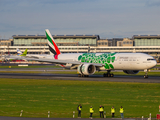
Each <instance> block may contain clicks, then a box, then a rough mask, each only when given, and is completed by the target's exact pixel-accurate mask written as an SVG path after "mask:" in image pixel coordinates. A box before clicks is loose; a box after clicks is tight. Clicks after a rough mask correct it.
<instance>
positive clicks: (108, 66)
mask: <svg viewBox="0 0 160 120" xmlns="http://www.w3.org/2000/svg"><path fill="white" fill-rule="evenodd" d="M58 60H66V61H80V62H82V63H83V62H85V63H91V64H92V63H101V64H104V67H100V70H113V69H114V70H144V69H150V68H152V67H154V66H155V65H156V64H157V62H156V60H155V59H154V58H153V57H152V56H150V55H148V54H144V53H67V54H60V55H58Z"/></svg>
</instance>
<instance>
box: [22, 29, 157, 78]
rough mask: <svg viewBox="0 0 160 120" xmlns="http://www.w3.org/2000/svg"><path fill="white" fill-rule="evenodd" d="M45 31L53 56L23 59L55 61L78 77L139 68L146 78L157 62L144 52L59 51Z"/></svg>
mask: <svg viewBox="0 0 160 120" xmlns="http://www.w3.org/2000/svg"><path fill="white" fill-rule="evenodd" d="M45 32H46V37H47V39H48V45H49V50H50V52H52V53H53V54H54V56H52V55H51V57H49V58H25V59H26V60H34V61H39V62H50V63H55V64H58V65H61V66H62V67H64V68H67V69H77V72H78V73H79V75H78V76H79V77H87V76H89V75H92V74H94V73H95V71H107V73H105V74H103V76H104V77H113V76H114V75H113V74H111V73H110V72H111V71H112V70H123V71H124V72H125V73H126V74H137V73H138V72H139V71H140V70H144V72H145V76H144V78H148V75H147V74H148V70H149V69H151V68H153V67H155V66H156V64H157V62H156V60H155V59H154V58H153V57H152V56H150V55H148V54H144V53H61V52H60V50H59V49H58V46H57V45H56V43H55V41H54V39H53V37H52V35H51V34H50V32H49V30H48V29H46V30H45ZM20 57H21V56H20ZM21 59H22V58H21ZM23 59H24V58H23Z"/></svg>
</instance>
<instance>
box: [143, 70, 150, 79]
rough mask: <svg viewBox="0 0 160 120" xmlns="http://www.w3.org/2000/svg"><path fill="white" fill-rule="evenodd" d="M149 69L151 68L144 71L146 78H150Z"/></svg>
mask: <svg viewBox="0 0 160 120" xmlns="http://www.w3.org/2000/svg"><path fill="white" fill-rule="evenodd" d="M148 71H149V70H147V69H145V70H144V72H145V75H144V78H148Z"/></svg>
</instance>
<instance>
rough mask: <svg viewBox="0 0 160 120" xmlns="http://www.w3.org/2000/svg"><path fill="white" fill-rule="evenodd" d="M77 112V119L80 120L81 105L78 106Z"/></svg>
mask: <svg viewBox="0 0 160 120" xmlns="http://www.w3.org/2000/svg"><path fill="white" fill-rule="evenodd" d="M77 110H78V118H81V110H82V105H81V104H79V105H78V107H77Z"/></svg>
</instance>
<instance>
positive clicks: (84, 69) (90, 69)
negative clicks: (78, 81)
mask: <svg viewBox="0 0 160 120" xmlns="http://www.w3.org/2000/svg"><path fill="white" fill-rule="evenodd" d="M77 72H78V73H79V74H81V75H92V74H94V73H95V72H96V67H95V66H94V65H92V64H89V63H88V64H87V63H85V64H81V65H79V66H78V69H77Z"/></svg>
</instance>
